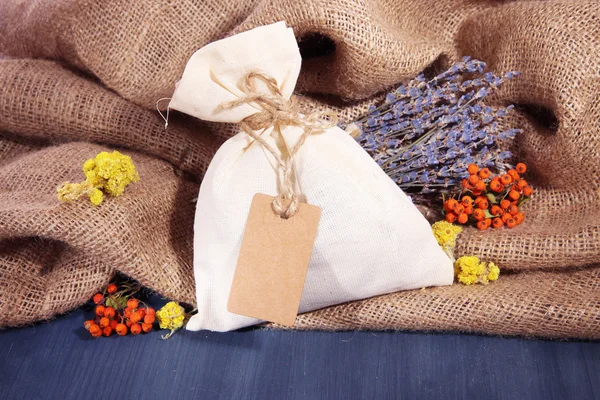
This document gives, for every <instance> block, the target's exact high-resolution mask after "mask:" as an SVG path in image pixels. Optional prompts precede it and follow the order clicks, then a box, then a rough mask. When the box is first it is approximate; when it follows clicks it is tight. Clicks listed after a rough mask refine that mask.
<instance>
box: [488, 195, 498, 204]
mask: <svg viewBox="0 0 600 400" xmlns="http://www.w3.org/2000/svg"><path fill="white" fill-rule="evenodd" d="M485 197H487V199H488V200H489V201H490V204H497V200H496V196H495V195H494V194H493V193H486V195H485Z"/></svg>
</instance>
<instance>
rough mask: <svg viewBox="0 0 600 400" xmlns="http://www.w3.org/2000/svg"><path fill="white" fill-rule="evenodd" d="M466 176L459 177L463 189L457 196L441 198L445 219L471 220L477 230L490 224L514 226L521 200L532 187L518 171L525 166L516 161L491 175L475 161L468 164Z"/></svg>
mask: <svg viewBox="0 0 600 400" xmlns="http://www.w3.org/2000/svg"><path fill="white" fill-rule="evenodd" d="M468 171H469V178H466V179H463V181H462V188H463V191H462V192H461V193H460V194H459V196H458V198H457V199H454V198H451V199H448V200H446V201H445V202H444V211H445V212H446V221H448V222H450V223H454V222H458V223H459V224H462V225H465V224H467V223H472V224H474V225H475V226H477V228H478V229H480V230H486V229H488V228H490V227H493V228H502V227H503V226H506V227H508V228H514V227H515V226H517V225H519V224H521V223H523V221H524V220H525V214H524V213H523V212H522V211H520V210H519V207H520V206H521V204H523V202H524V201H526V200H527V199H529V198H530V197H531V195H532V194H533V189H532V188H531V186H529V184H527V181H526V180H525V179H522V178H521V175H522V174H524V173H525V172H526V171H527V166H526V165H525V164H523V163H518V164H517V165H516V167H515V168H514V169H511V170H509V171H508V172H507V173H506V174H503V175H498V176H493V177H492V174H491V173H490V170H489V169H487V168H483V169H479V167H478V166H477V165H475V164H471V165H469V167H468Z"/></svg>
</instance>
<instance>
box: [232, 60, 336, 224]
mask: <svg viewBox="0 0 600 400" xmlns="http://www.w3.org/2000/svg"><path fill="white" fill-rule="evenodd" d="M256 80H259V81H262V82H263V83H264V84H265V85H266V87H267V89H268V90H269V93H258V92H257V90H256V87H255V85H254V82H255V81H256ZM239 89H240V90H241V91H242V92H243V93H244V95H245V96H244V97H240V98H239V99H237V100H233V101H230V102H227V103H223V104H221V108H223V109H231V108H234V107H237V106H240V105H242V104H249V103H255V104H258V105H259V106H260V108H261V109H262V111H259V112H257V113H255V114H252V115H250V116H248V117H246V118H244V119H243V120H242V121H241V122H240V128H241V129H242V130H243V131H244V132H246V133H247V134H248V135H249V136H250V137H252V138H253V139H254V140H256V141H257V142H258V143H260V144H261V145H262V146H263V147H264V148H265V149H266V150H267V151H268V152H269V153H271V154H272V155H273V157H274V158H275V160H276V162H277V164H278V165H279V167H280V168H281V170H282V173H283V179H282V183H281V189H280V194H279V195H278V196H276V197H275V198H274V199H273V203H272V207H273V211H274V212H275V214H277V215H279V216H280V217H281V218H285V219H287V218H290V217H292V216H294V215H295V214H296V213H297V212H298V203H299V202H300V197H301V196H302V194H301V193H297V191H296V185H295V184H294V180H293V175H294V156H295V155H296V154H297V153H298V150H300V147H302V145H303V144H304V142H305V141H306V138H307V137H308V136H309V135H312V134H315V133H320V132H323V131H325V130H326V129H329V128H331V127H333V126H335V125H336V124H337V117H336V116H335V115H334V114H333V113H332V112H329V111H319V112H314V113H311V114H309V115H302V114H300V112H299V109H298V106H297V104H296V103H295V102H294V101H292V100H291V99H290V100H288V99H286V98H284V97H283V95H282V94H281V90H279V87H278V86H277V82H276V81H275V79H273V78H272V77H269V76H267V75H264V74H262V73H258V72H250V73H249V74H248V75H246V76H245V77H244V78H242V80H241V82H240V84H239ZM325 117H328V118H329V120H323V118H325ZM282 126H298V127H301V128H302V129H303V130H304V132H303V133H302V136H300V138H299V139H298V142H297V143H296V145H295V146H294V148H293V149H292V150H291V151H290V152H289V156H288V157H287V158H282V157H281V156H280V155H279V154H277V152H276V151H275V149H273V147H272V146H271V145H269V144H268V143H267V142H266V141H265V140H264V139H263V138H262V137H261V135H262V134H263V133H264V131H265V130H266V129H267V128H269V127H274V129H277V130H278V131H280V132H281V127H282ZM257 131H260V132H259V133H258V134H257V133H256V132H257Z"/></svg>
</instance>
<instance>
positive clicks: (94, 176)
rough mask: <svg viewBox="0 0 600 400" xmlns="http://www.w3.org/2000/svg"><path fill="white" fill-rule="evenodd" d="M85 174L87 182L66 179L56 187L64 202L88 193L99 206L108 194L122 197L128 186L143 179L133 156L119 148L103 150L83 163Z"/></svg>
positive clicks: (60, 198) (94, 203) (91, 199)
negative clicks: (136, 168) (132, 158)
mask: <svg viewBox="0 0 600 400" xmlns="http://www.w3.org/2000/svg"><path fill="white" fill-rule="evenodd" d="M83 173H84V174H85V177H86V179H85V181H83V182H81V183H69V182H64V183H62V184H61V185H60V186H59V187H58V188H57V189H56V191H57V194H58V199H59V200H60V201H62V202H71V201H75V200H77V199H79V198H80V197H82V196H88V197H89V198H90V202H91V203H92V205H94V206H97V205H99V204H100V203H102V200H103V199H104V193H106V194H108V195H111V196H115V197H116V196H120V195H121V194H123V191H124V190H125V187H126V186H127V185H129V184H130V183H132V182H137V181H138V180H139V179H140V177H139V175H138V173H137V171H136V170H135V165H133V161H132V160H131V157H129V156H126V155H124V154H121V153H119V152H118V151H116V150H115V151H113V152H112V153H108V152H106V151H103V152H100V153H98V154H97V155H96V157H94V158H90V159H88V160H87V161H86V162H85V163H84V164H83Z"/></svg>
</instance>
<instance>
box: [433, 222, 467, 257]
mask: <svg viewBox="0 0 600 400" xmlns="http://www.w3.org/2000/svg"><path fill="white" fill-rule="evenodd" d="M431 229H432V231H433V236H435V239H436V240H437V242H438V244H439V245H440V246H441V247H442V249H443V250H444V251H445V252H446V254H448V256H449V257H450V258H451V259H452V260H454V254H453V253H454V246H455V245H456V237H457V236H458V235H459V234H460V233H461V232H462V231H463V229H462V228H461V227H460V226H458V225H454V224H451V223H450V222H447V221H443V220H442V221H438V222H436V223H435V224H433V225H432V226H431Z"/></svg>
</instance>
